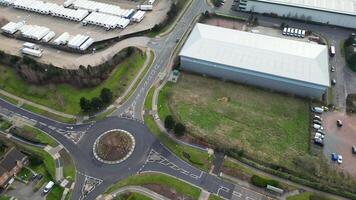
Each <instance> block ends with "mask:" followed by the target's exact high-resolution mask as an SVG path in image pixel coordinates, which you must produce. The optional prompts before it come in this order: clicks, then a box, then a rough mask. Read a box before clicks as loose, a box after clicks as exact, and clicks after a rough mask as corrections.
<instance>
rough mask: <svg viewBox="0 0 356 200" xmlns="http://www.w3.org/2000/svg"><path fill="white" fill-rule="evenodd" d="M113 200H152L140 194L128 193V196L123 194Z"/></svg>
mask: <svg viewBox="0 0 356 200" xmlns="http://www.w3.org/2000/svg"><path fill="white" fill-rule="evenodd" d="M113 200H153V199H151V198H149V197H147V196H144V195H142V194H140V193H135V192H134V193H130V194H124V195H120V196H118V197H115V198H114V199H113Z"/></svg>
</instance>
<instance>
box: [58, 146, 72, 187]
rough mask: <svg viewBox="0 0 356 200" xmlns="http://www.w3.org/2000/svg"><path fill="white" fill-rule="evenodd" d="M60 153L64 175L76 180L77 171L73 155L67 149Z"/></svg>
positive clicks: (70, 179)
mask: <svg viewBox="0 0 356 200" xmlns="http://www.w3.org/2000/svg"><path fill="white" fill-rule="evenodd" d="M59 154H60V155H61V158H60V161H61V163H62V165H63V176H64V177H65V178H66V179H67V180H69V181H74V180H75V175H76V171H75V165H74V162H73V159H72V157H71V156H70V155H69V154H68V153H67V151H66V150H65V149H62V150H61V151H60V152H59Z"/></svg>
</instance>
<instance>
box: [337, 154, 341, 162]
mask: <svg viewBox="0 0 356 200" xmlns="http://www.w3.org/2000/svg"><path fill="white" fill-rule="evenodd" d="M337 163H339V164H341V163H342V155H338V156H337Z"/></svg>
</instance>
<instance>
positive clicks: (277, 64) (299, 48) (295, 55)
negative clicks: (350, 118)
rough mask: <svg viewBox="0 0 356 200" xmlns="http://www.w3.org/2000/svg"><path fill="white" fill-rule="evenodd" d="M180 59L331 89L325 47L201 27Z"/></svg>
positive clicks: (190, 38) (195, 32) (224, 29)
mask: <svg viewBox="0 0 356 200" xmlns="http://www.w3.org/2000/svg"><path fill="white" fill-rule="evenodd" d="M180 56H184V57H189V58H194V59H198V60H204V61H209V62H212V63H219V64H223V65H227V66H230V67H235V68H238V69H244V70H249V71H253V72H257V73H263V74H268V75H273V76H277V77H282V78H288V79H292V80H297V81H302V82H306V83H313V84H317V85H322V86H327V87H329V86H330V80H329V66H328V49H327V47H326V46H324V45H318V44H311V43H307V42H300V41H295V40H289V39H283V38H277V37H271V36H266V35H261V34H255V33H249V32H243V31H237V30H232V29H227V28H221V27H216V26H210V25H205V24H197V25H196V26H195V27H194V29H193V31H192V33H191V35H190V36H189V38H188V40H187V42H186V43H185V45H184V46H183V49H182V51H181V52H180Z"/></svg>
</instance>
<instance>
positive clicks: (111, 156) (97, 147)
mask: <svg viewBox="0 0 356 200" xmlns="http://www.w3.org/2000/svg"><path fill="white" fill-rule="evenodd" d="M135 143H136V142H135V138H134V137H133V136H132V134H131V133H129V132H128V131H125V130H121V129H113V130H109V131H106V132H104V133H103V134H102V135H100V136H99V137H98V138H97V139H96V140H95V142H94V145H93V154H94V156H95V158H96V159H97V160H99V161H100V162H103V163H106V164H118V163H121V162H123V161H124V160H126V159H127V158H128V157H130V156H131V154H132V152H133V151H134V149H135Z"/></svg>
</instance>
